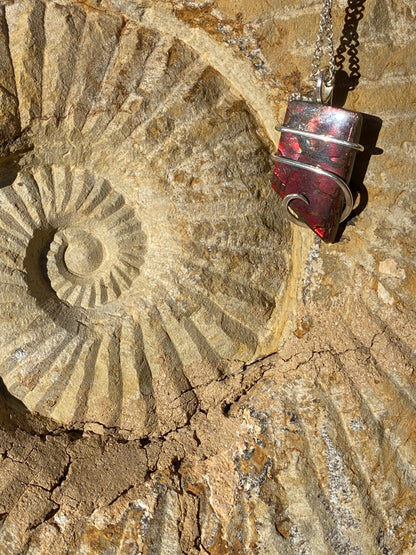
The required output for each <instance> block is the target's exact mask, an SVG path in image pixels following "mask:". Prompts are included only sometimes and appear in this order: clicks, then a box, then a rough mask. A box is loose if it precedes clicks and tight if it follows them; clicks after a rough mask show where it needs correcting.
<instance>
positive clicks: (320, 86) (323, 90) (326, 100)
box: [315, 67, 334, 106]
mask: <svg viewBox="0 0 416 555" xmlns="http://www.w3.org/2000/svg"><path fill="white" fill-rule="evenodd" d="M333 92H334V80H333V79H331V71H330V69H329V67H325V68H324V69H322V70H321V71H320V72H319V74H318V80H317V82H316V88H315V95H316V101H317V102H319V104H327V105H329V106H331V104H332V95H333Z"/></svg>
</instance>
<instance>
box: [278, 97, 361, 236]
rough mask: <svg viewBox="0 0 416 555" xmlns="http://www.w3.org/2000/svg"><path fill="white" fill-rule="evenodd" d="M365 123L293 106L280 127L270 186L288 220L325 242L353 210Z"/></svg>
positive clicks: (333, 111)
mask: <svg viewBox="0 0 416 555" xmlns="http://www.w3.org/2000/svg"><path fill="white" fill-rule="evenodd" d="M361 124H362V116H361V114H359V113H357V112H350V111H347V110H342V109H340V108H333V107H332V106H327V105H325V104H318V103H313V102H301V101H294V102H290V103H289V106H288V108H287V111H286V116H285V119H284V124H283V126H282V127H280V128H279V129H280V131H281V138H280V143H279V149H278V151H277V155H276V156H274V157H273V159H274V160H275V161H276V165H275V168H274V173H273V181H272V186H273V188H274V189H275V191H277V192H278V193H279V194H280V196H281V197H282V198H284V199H285V201H284V202H285V204H286V206H287V208H288V212H289V219H290V220H291V221H296V223H300V224H301V225H302V223H305V224H306V225H307V226H309V227H310V228H311V229H312V230H313V231H314V232H315V233H316V234H317V235H319V237H321V238H322V239H323V240H324V241H325V242H327V243H330V242H332V241H333V240H334V239H335V237H336V234H337V230H338V225H339V223H340V222H341V221H342V220H344V219H345V218H346V217H347V216H348V214H349V213H350V212H351V209H352V206H353V200H352V195H351V192H350V190H349V188H348V182H349V179H350V177H351V173H352V167H353V164H354V159H355V153H356V150H363V147H362V146H361V145H359V144H358V143H357V142H358V140H359V137H360V132H361ZM289 204H290V207H289ZM291 212H292V213H293V215H291Z"/></svg>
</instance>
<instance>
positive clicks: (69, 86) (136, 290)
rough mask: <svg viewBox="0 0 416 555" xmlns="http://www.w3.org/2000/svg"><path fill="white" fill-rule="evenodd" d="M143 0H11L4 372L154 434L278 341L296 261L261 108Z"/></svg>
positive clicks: (63, 418)
mask: <svg viewBox="0 0 416 555" xmlns="http://www.w3.org/2000/svg"><path fill="white" fill-rule="evenodd" d="M134 5H135V4H134V3H132V8H131V9H132V14H133V16H135V15H136V16H137V17H133V16H132V18H131V19H128V18H126V17H125V16H121V15H120V14H117V13H116V12H109V11H103V10H101V9H100V7H99V6H98V5H97V7H96V8H94V7H93V6H88V7H87V6H84V5H83V4H81V3H75V2H64V1H62V2H42V1H39V2H35V3H31V2H24V1H16V2H11V3H8V4H7V5H6V6H3V7H2V8H1V12H0V17H1V27H2V33H1V39H0V40H1V41H2V42H1V45H0V48H1V59H2V67H3V72H2V77H1V80H2V87H1V94H2V125H1V132H2V138H3V166H2V167H3V168H4V169H3V175H2V189H1V190H0V240H1V243H0V245H1V268H0V295H1V302H2V314H1V344H2V345H1V349H2V353H3V360H2V363H1V371H0V375H1V377H2V378H3V380H4V382H5V384H6V386H7V388H8V389H9V391H10V392H11V393H12V394H13V395H14V396H16V397H17V398H18V399H20V400H21V401H22V402H23V403H24V404H25V405H26V406H27V407H28V408H29V409H30V410H36V411H37V412H39V413H41V414H44V415H48V416H50V417H52V418H54V419H55V420H57V421H58V422H61V423H64V424H70V423H71V424H75V423H77V424H79V425H82V424H83V423H84V422H100V423H102V424H104V425H106V426H117V427H121V428H125V429H135V430H138V432H137V433H139V434H140V433H149V431H151V430H153V429H156V428H157V429H159V430H160V429H161V430H165V429H169V428H170V427H172V426H177V425H179V424H180V423H183V422H185V421H186V419H187V418H188V417H189V415H190V414H192V412H193V411H194V410H195V407H196V405H197V403H198V397H197V393H196V391H197V388H198V387H199V386H200V385H202V384H206V383H208V382H209V381H210V380H213V379H216V378H218V377H220V376H221V375H222V374H223V373H227V372H230V371H232V368H233V364H234V363H235V362H238V363H239V364H240V363H241V362H244V361H249V360H253V359H254V358H255V357H256V356H258V355H259V354H261V353H262V352H264V346H265V345H266V344H267V345H270V341H271V340H272V339H273V333H274V331H273V330H274V326H275V323H276V318H277V316H278V314H279V302H280V301H279V299H281V298H282V295H283V293H284V284H285V280H286V278H287V275H288V270H289V269H288V263H287V243H286V240H285V239H286V237H285V234H287V231H285V230H283V229H282V228H281V224H280V223H279V221H280V218H279V217H278V215H277V214H276V213H275V211H276V210H277V209H278V208H277V206H276V203H275V201H274V197H273V194H272V193H271V192H270V191H269V187H268V184H267V178H268V174H269V170H270V162H269V148H268V147H269V145H268V142H267V141H268V139H267V137H266V136H265V134H264V131H262V128H261V126H259V124H258V123H257V122H256V118H255V115H254V114H253V112H252V111H251V109H250V107H249V106H248V105H247V103H246V102H245V100H244V99H243V98H242V97H241V96H239V94H238V92H237V91H236V90H235V89H233V88H232V87H231V85H230V83H229V82H227V80H226V79H225V78H224V77H223V76H222V75H221V74H220V73H219V72H218V71H216V70H215V68H214V67H212V65H211V64H209V63H207V62H206V61H204V58H203V57H201V56H200V55H199V54H198V52H197V50H194V49H193V48H191V47H190V46H188V45H186V44H185V43H184V42H183V41H181V40H179V39H178V38H175V37H174V36H173V35H170V34H169V32H163V33H162V32H161V31H160V30H158V29H156V28H151V27H149V26H148V25H146V24H145V23H143V22H140V17H139V16H140V10H139V9H138V8H137V5H136V8H134ZM134 10H136V11H134ZM136 12H137V13H136Z"/></svg>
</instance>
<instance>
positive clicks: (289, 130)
mask: <svg viewBox="0 0 416 555" xmlns="http://www.w3.org/2000/svg"><path fill="white" fill-rule="evenodd" d="M276 129H277V130H278V131H281V132H283V133H292V134H293V135H300V136H301V137H308V138H309V139H316V140H318V141H324V142H325V143H333V144H335V145H341V146H346V147H348V148H351V149H353V150H359V151H360V152H363V151H364V147H363V145H360V144H358V143H350V142H349V141H343V140H341V139H336V138H335V137H331V136H330V135H319V134H318V133H311V132H310V131H301V130H300V129H292V128H291V127H284V126H283V125H276Z"/></svg>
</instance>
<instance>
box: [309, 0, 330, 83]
mask: <svg viewBox="0 0 416 555" xmlns="http://www.w3.org/2000/svg"><path fill="white" fill-rule="evenodd" d="M325 43H326V48H327V55H328V68H327V72H326V74H325V85H327V86H329V87H332V86H333V84H334V79H335V54H334V30H333V26H332V0H323V3H322V11H321V19H320V22H319V30H318V36H317V38H316V43H315V52H314V55H313V60H312V71H311V75H310V77H309V79H310V81H311V82H312V83H313V84H314V85H316V84H317V82H318V76H319V73H320V68H321V61H322V56H323V55H324V52H325Z"/></svg>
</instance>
